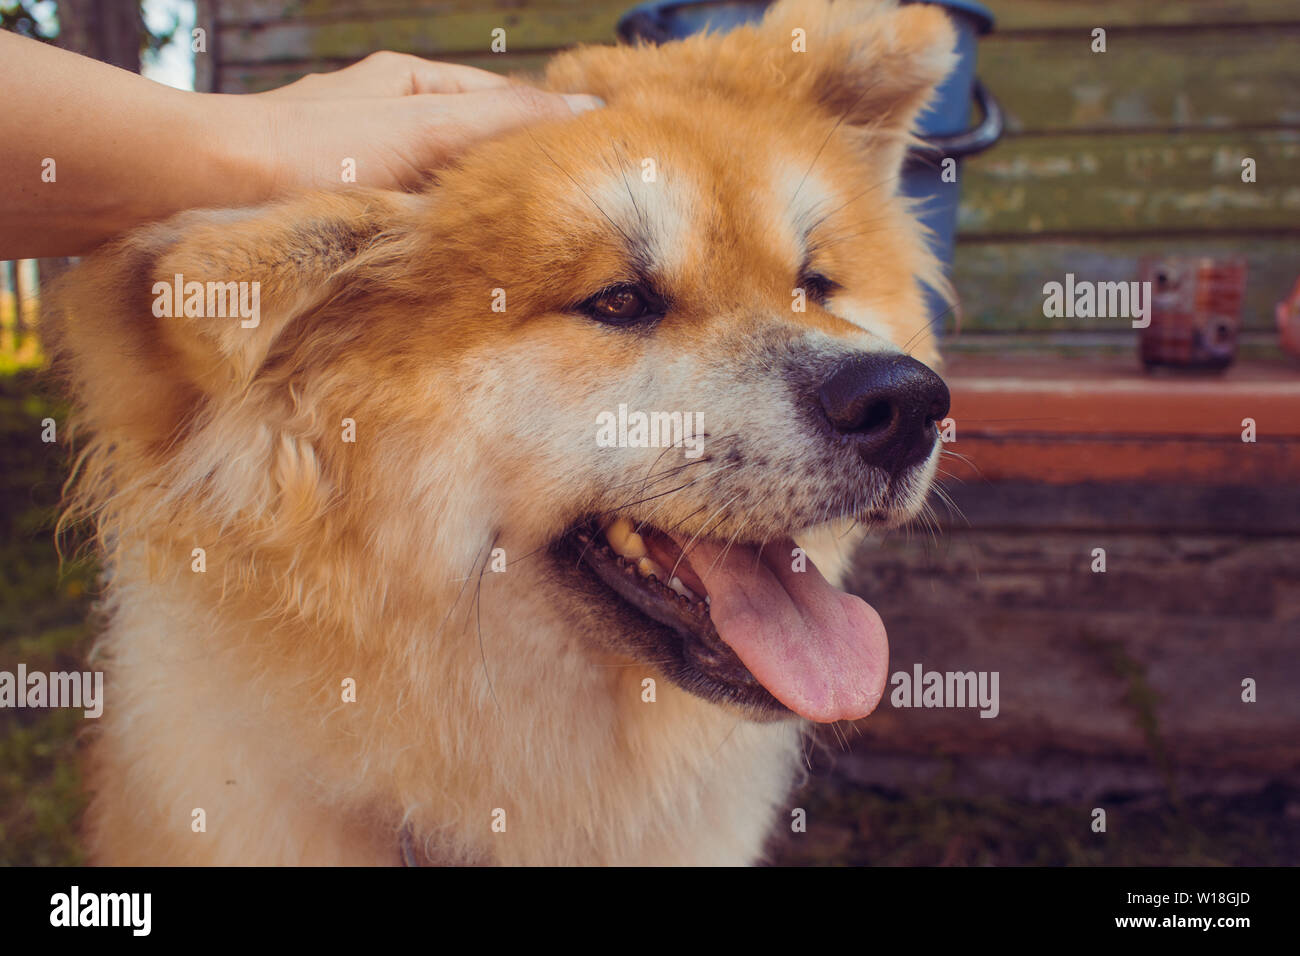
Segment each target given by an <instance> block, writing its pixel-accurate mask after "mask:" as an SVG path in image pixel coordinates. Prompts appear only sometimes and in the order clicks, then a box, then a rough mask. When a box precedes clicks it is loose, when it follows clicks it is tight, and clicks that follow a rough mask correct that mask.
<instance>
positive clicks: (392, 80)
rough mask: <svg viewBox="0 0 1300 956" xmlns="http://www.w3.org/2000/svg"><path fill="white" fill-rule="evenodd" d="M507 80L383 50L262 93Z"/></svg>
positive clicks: (495, 84)
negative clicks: (345, 65)
mask: <svg viewBox="0 0 1300 956" xmlns="http://www.w3.org/2000/svg"><path fill="white" fill-rule="evenodd" d="M509 84H510V80H509V79H507V78H506V77H504V76H502V75H501V74H499V73H492V72H491V71H489V70H480V69H478V68H477V67H473V66H462V65H461V64H459V63H439V62H437V61H436V60H426V59H424V58H423V57H418V56H412V55H410V54H409V53H393V52H390V51H388V50H384V51H381V52H379V53H372V54H370V55H369V56H368V57H366V58H365V59H364V60H360V61H359V62H357V63H353V64H352V65H351V66H347V67H344V68H343V69H341V70H335V71H334V72H333V73H312V74H309V75H307V76H304V77H303V78H302V79H300V80H297V81H296V82H294V83H290V84H289V85H288V86H282V87H280V88H279V89H277V90H272V91H271V92H270V93H269V94H265V95H269V96H275V97H279V98H283V99H336V98H347V99H358V98H366V97H380V96H411V95H415V94H420V93H472V92H476V91H478V90H490V89H497V88H500V87H503V86H508V85H509Z"/></svg>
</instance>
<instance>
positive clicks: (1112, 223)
mask: <svg viewBox="0 0 1300 956" xmlns="http://www.w3.org/2000/svg"><path fill="white" fill-rule="evenodd" d="M1245 157H1249V158H1253V159H1254V160H1255V161H1256V164H1257V177H1258V181H1257V182H1254V183H1243V182H1242V181H1241V170H1242V167H1241V162H1242V159H1243V158H1245ZM935 176H936V180H937V178H938V173H937V172H936V173H935ZM961 180H962V183H961V188H962V206H961V213H960V228H961V231H962V232H963V233H965V234H970V235H990V234H994V235H1010V234H1016V233H1044V232H1048V233H1068V232H1089V233H1103V234H1111V235H1115V234H1122V233H1125V232H1133V231H1146V232H1156V231H1179V230H1186V231H1201V230H1206V229H1232V230H1241V231H1246V230H1251V229H1267V228H1277V229H1295V228H1297V227H1298V226H1300V131H1297V130H1273V131H1255V132H1244V131H1243V132H1240V133H1233V132H1230V131H1224V132H1213V133H1200V132H1198V133H1186V134H1141V135H1137V134H1135V135H1107V136H1097V135H1069V136H1064V135H1063V136H1050V137H1035V136H1027V137H1010V138H1008V139H1006V140H1004V141H1003V142H1002V143H1000V144H998V146H997V147H996V148H995V149H992V150H990V151H989V152H987V153H984V154H982V155H980V156H976V157H974V158H973V159H971V160H970V161H969V162H968V163H967V164H966V165H965V167H963V169H962V173H961ZM938 185H940V186H942V184H938ZM948 188H951V187H948Z"/></svg>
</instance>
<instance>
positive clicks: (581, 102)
mask: <svg viewBox="0 0 1300 956" xmlns="http://www.w3.org/2000/svg"><path fill="white" fill-rule="evenodd" d="M564 102H566V103H568V104H569V109H571V110H573V112H575V113H585V112H587V110H594V109H599V108H600V107H602V106H604V105H605V101H604V100H602V99H601V98H600V97H599V96H587V95H586V94H585V93H565V94H564Z"/></svg>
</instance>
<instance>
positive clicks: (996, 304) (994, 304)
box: [953, 236, 1300, 332]
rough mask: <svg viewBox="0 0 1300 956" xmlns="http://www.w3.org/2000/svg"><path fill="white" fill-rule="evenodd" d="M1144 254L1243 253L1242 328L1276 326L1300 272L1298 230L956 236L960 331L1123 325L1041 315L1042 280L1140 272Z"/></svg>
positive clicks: (1104, 278) (1112, 277)
mask: <svg viewBox="0 0 1300 956" xmlns="http://www.w3.org/2000/svg"><path fill="white" fill-rule="evenodd" d="M1148 255H1157V256H1158V255H1177V256H1199V255H1210V256H1229V255H1232V256H1242V257H1243V258H1245V260H1246V269H1247V274H1246V297H1245V301H1244V303H1243V304H1242V324H1243V327H1244V328H1246V329H1254V330H1259V331H1271V330H1273V329H1275V328H1276V324H1275V321H1274V317H1273V306H1274V304H1275V303H1277V302H1278V301H1280V300H1281V299H1283V298H1285V297H1286V296H1287V294H1288V293H1289V292H1290V291H1291V289H1292V287H1294V285H1295V283H1296V279H1297V277H1300V236H1292V237H1279V238H1272V239H1267V238H1266V239H1257V238H1241V239H1225V238H1220V237H1205V236H1199V237H1198V236H1186V237H1161V238H1151V239H1141V240H1122V241H1118V242H1117V241H1104V240H1075V241H1055V242H1044V241H1041V240H1038V241H1035V240H1032V239H1030V240H1020V241H1010V242H970V241H967V242H959V243H958V244H957V253H956V258H955V261H954V263H953V282H954V284H955V285H956V287H957V291H958V294H959V295H960V296H961V302H962V310H963V312H962V331H963V332H981V331H989V330H1000V331H1024V332H1042V331H1047V330H1053V331H1057V330H1067V329H1068V330H1077V331H1089V332H1093V331H1096V332H1106V331H1114V330H1121V329H1122V328H1123V326H1124V325H1125V324H1126V323H1123V322H1122V321H1121V320H1115V319H1065V318H1059V319H1049V318H1045V317H1044V316H1043V284H1044V283H1046V282H1064V281H1065V274H1066V273H1067V272H1073V273H1074V275H1075V277H1076V279H1088V280H1090V281H1094V282H1115V281H1130V280H1134V279H1136V278H1137V264H1138V260H1139V259H1141V258H1142V257H1143V256H1148Z"/></svg>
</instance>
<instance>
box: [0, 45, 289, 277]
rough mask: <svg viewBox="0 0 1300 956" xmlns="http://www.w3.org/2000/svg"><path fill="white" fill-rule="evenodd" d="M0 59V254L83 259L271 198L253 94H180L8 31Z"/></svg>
mask: <svg viewBox="0 0 1300 956" xmlns="http://www.w3.org/2000/svg"><path fill="white" fill-rule="evenodd" d="M0 62H3V63H4V67H3V75H4V83H3V88H4V90H5V96H6V106H5V112H6V114H7V117H6V119H5V121H4V125H5V129H6V133H7V135H5V136H0V168H3V170H4V175H3V176H2V177H0V200H2V201H0V258H16V257H18V256H23V257H34V256H43V255H74V254H77V253H81V252H85V251H87V250H89V249H91V248H93V247H94V246H96V245H98V244H99V243H101V242H103V241H104V240H106V239H109V238H111V237H112V236H114V235H117V234H119V233H122V232H125V231H127V230H128V229H130V228H132V227H133V226H136V225H139V224H141V223H145V222H149V221H151V220H154V219H160V218H164V217H166V216H168V215H171V214H172V213H173V212H175V211H176V210H178V209H185V208H190V207H194V206H210V205H242V204H246V203H249V202H257V201H259V200H260V199H263V198H265V197H266V196H267V195H269V194H270V192H271V189H272V183H273V179H274V174H273V173H272V171H271V170H270V169H269V164H268V162H267V157H265V156H264V155H259V151H258V150H257V149H255V148H253V146H252V144H254V143H256V142H258V141H259V140H260V139H262V138H263V137H262V135H261V132H260V130H258V129H257V126H258V125H259V124H266V123H269V122H271V119H270V117H269V115H268V114H269V111H268V110H267V108H266V106H265V104H264V103H261V102H259V101H258V100H257V99H256V98H255V97H231V96H220V95H213V94H196V93H186V92H182V91H179V90H173V89H170V88H169V87H166V86H162V85H161V84H158V83H154V82H152V81H150V80H147V79H144V78H142V77H139V76H136V75H135V74H133V73H128V72H127V71H125V70H120V69H117V68H116V67H112V66H109V65H107V64H104V63H99V62H97V61H95V60H90V59H87V58H85V57H81V56H77V55H75V54H72V53H68V52H66V51H63V50H59V49H55V48H53V47H48V46H45V45H43V44H40V43H36V42H35V41H32V40H27V39H24V38H21V37H16V36H14V35H12V34H8V33H0ZM34 224H39V229H36V230H34V229H33V225H34Z"/></svg>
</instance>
